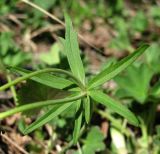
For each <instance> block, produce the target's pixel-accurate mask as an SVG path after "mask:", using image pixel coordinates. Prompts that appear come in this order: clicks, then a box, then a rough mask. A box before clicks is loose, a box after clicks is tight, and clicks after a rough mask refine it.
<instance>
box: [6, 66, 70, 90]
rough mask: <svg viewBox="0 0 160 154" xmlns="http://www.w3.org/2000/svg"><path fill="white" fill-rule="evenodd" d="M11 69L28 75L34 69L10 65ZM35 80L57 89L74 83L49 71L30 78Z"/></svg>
mask: <svg viewBox="0 0 160 154" xmlns="http://www.w3.org/2000/svg"><path fill="white" fill-rule="evenodd" d="M9 69H10V70H11V71H13V72H16V73H18V74H20V75H22V76H24V75H27V74H28V73H31V72H32V71H29V70H26V69H22V68H18V67H10V68H9ZM30 79H31V80H33V81H36V82H39V83H41V84H43V85H46V86H49V87H52V88H57V89H64V88H66V87H68V86H70V85H72V84H73V83H72V82H71V81H69V80H67V79H64V78H61V77H57V76H55V75H52V74H49V73H43V74H39V75H36V76H34V77H32V78H30Z"/></svg>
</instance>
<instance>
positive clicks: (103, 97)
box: [90, 91, 139, 126]
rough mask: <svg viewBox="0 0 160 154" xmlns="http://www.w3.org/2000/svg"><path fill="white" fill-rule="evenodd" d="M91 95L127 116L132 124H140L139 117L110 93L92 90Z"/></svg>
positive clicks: (97, 100) (95, 99)
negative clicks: (110, 95) (109, 94)
mask: <svg viewBox="0 0 160 154" xmlns="http://www.w3.org/2000/svg"><path fill="white" fill-rule="evenodd" d="M90 96H91V98H92V99H93V100H94V101H96V102H99V103H101V104H103V105H105V106H106V107H108V108H110V109H111V110H113V111H114V112H116V113H118V114H119V115H121V116H123V117H124V118H126V119H127V120H128V122H129V123H131V124H132V125H135V126H138V125H139V121H138V119H137V118H136V116H135V115H134V114H133V113H132V112H131V111H130V110H128V109H127V108H126V107H125V106H124V105H122V104H120V103H118V102H117V101H115V100H114V99H112V98H111V97H109V96H108V95H106V94H104V93H103V92H101V91H90Z"/></svg>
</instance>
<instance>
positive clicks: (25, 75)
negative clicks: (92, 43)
mask: <svg viewBox="0 0 160 154" xmlns="http://www.w3.org/2000/svg"><path fill="white" fill-rule="evenodd" d="M65 20H66V34H65V39H63V38H60V41H61V43H62V45H63V48H64V52H65V54H66V56H67V59H68V63H69V66H70V68H71V72H72V73H70V72H68V71H65V70H62V69H57V68H47V69H43V70H38V71H35V72H30V71H28V70H24V69H19V68H17V67H12V66H11V67H8V69H9V70H10V71H14V72H16V73H19V74H21V75H22V77H19V78H17V79H15V80H14V81H12V82H10V83H7V84H5V85H3V86H1V87H0V91H2V90H5V89H7V88H9V87H11V86H13V85H15V84H17V83H20V82H22V81H24V80H27V79H31V80H34V81H36V82H39V83H41V84H44V85H46V86H49V87H52V88H55V89H56V90H58V91H59V92H60V93H61V92H62V91H63V92H66V93H67V94H66V96H65V97H62V96H61V97H60V98H58V99H57V98H56V99H53V100H50V99H49V100H45V101H44V100H42V101H38V102H33V103H28V102H27V104H26V105H20V106H17V107H15V108H14V109H11V110H8V111H5V112H2V113H0V119H3V118H5V117H7V116H10V115H13V114H15V113H17V112H24V111H27V110H33V109H36V108H41V107H45V106H51V109H50V110H49V111H48V112H46V113H45V114H44V115H43V116H41V117H40V118H38V119H37V120H36V121H35V122H33V123H32V124H31V125H30V126H28V127H27V128H25V129H24V130H23V133H24V134H28V133H30V132H32V131H33V130H35V129H37V128H38V127H41V126H42V125H44V124H45V123H47V122H49V121H50V120H52V119H53V118H54V117H56V116H58V115H59V114H61V113H62V112H63V111H67V110H68V109H69V108H70V107H71V106H73V105H76V109H75V127H74V131H73V143H76V142H77V140H78V137H79V134H80V130H81V128H82V124H83V116H84V117H85V121H86V123H89V121H90V115H91V103H92V101H91V100H93V101H95V102H98V103H101V104H103V105H104V106H106V107H108V108H110V109H111V110H113V111H114V112H116V113H118V114H119V115H121V116H123V117H124V118H126V119H127V120H128V121H129V123H131V124H133V125H135V126H138V125H139V121H138V119H137V117H136V116H135V115H134V114H133V113H132V112H131V111H130V110H129V109H127V108H126V107H125V106H123V105H122V104H120V103H118V102H117V101H115V100H114V99H112V98H111V97H109V96H108V95H107V94H105V93H103V92H102V90H101V89H100V85H102V84H104V83H105V82H106V81H108V80H110V79H112V78H113V77H115V76H116V75H117V74H118V73H120V72H121V71H123V70H124V69H125V68H126V67H128V66H129V65H130V64H131V63H133V62H134V61H135V60H136V59H137V58H138V57H139V56H140V55H141V54H142V53H143V52H144V51H145V50H146V49H147V48H148V45H142V46H141V47H140V48H138V49H137V50H136V51H135V52H133V53H132V54H131V55H129V56H127V57H126V58H124V59H122V60H121V61H119V62H117V63H116V64H112V65H110V66H109V67H107V68H105V69H104V70H103V71H102V72H100V73H98V74H97V75H95V76H94V77H93V78H91V79H90V80H89V81H88V82H86V78H85V72H84V68H83V63H82V60H81V58H80V51H79V47H78V41H77V33H76V32H75V31H74V29H73V27H72V22H71V20H70V18H69V17H68V16H67V15H66V16H65ZM51 73H54V74H56V75H52V74H51ZM57 74H58V75H59V76H58V77H57ZM62 75H63V76H62ZM64 76H67V77H68V78H62V77H64Z"/></svg>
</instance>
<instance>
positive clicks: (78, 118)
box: [73, 100, 82, 144]
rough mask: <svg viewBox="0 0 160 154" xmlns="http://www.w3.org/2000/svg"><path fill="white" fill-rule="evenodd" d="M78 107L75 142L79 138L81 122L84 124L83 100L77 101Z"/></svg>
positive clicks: (74, 132) (74, 133)
mask: <svg viewBox="0 0 160 154" xmlns="http://www.w3.org/2000/svg"><path fill="white" fill-rule="evenodd" d="M76 104H77V109H76V117H75V123H74V130H73V143H74V144H76V143H77V141H78V138H79V134H80V130H81V124H82V104H81V100H78V101H76Z"/></svg>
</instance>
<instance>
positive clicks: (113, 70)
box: [88, 45, 149, 89]
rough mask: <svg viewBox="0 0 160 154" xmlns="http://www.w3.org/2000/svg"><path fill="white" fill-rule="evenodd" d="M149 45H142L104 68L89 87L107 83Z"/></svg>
mask: <svg viewBox="0 0 160 154" xmlns="http://www.w3.org/2000/svg"><path fill="white" fill-rule="evenodd" d="M148 47H149V46H148V45H142V46H141V47H140V48H138V49H137V50H136V51H135V52H133V53H132V54H131V55H129V56H127V57H126V58H124V59H122V60H121V61H119V62H117V63H116V64H114V65H111V66H110V67H108V68H106V69H104V70H103V71H102V72H100V73H99V74H98V75H96V76H95V77H94V78H93V79H91V81H90V82H89V84H88V87H89V88H90V89H91V88H95V87H97V86H99V85H101V84H103V83H105V82H106V81H108V80H110V79H112V78H113V77H115V76H116V75H117V74H119V73H120V72H121V71H123V70H124V69H125V68H126V67H128V66H129V65H130V64H131V63H133V62H134V61H135V60H136V59H137V58H138V57H139V56H140V55H141V54H142V53H143V52H144V51H145V50H146V49H147V48H148Z"/></svg>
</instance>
